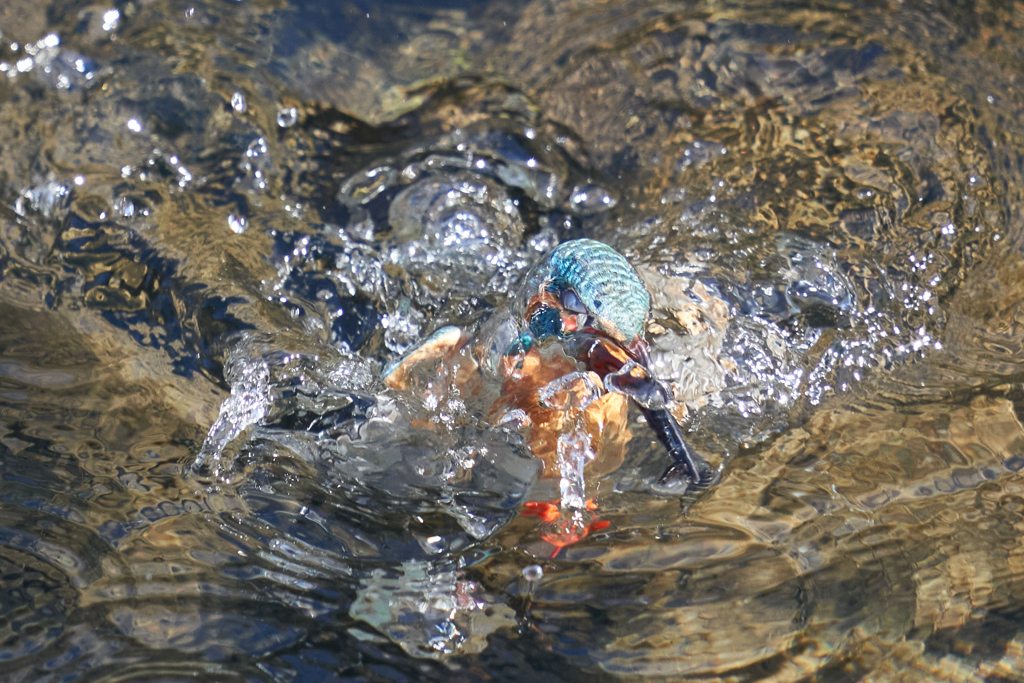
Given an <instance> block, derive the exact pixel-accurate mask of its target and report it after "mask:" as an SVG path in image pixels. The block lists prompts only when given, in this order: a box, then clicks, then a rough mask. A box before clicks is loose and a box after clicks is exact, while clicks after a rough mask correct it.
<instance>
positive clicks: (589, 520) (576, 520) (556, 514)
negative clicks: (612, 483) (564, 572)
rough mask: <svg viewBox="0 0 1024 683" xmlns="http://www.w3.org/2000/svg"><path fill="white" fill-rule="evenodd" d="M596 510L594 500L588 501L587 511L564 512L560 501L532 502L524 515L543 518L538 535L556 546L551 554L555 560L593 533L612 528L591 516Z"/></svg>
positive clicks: (607, 523)
mask: <svg viewBox="0 0 1024 683" xmlns="http://www.w3.org/2000/svg"><path fill="white" fill-rule="evenodd" d="M596 509H597V503H595V502H594V501H593V499H591V500H588V501H587V509H586V510H562V508H561V507H560V506H559V504H558V501H552V502H544V501H530V502H528V503H525V504H524V505H523V514H524V515H528V516H531V517H540V518H541V520H542V524H541V525H540V527H539V528H538V535H539V536H540V537H541V538H542V539H544V540H545V541H546V542H548V543H550V544H551V545H553V546H555V549H554V551H553V552H552V553H551V559H554V558H555V557H557V556H558V553H560V552H561V551H562V548H564V547H566V546H568V545H572V544H573V543H579V542H580V541H582V540H583V539H584V538H586V537H587V536H588V535H589V534H590V532H591V531H600V530H601V529H606V528H608V527H609V526H611V522H607V521H605V520H602V519H601V518H599V517H598V516H597V515H594V514H591V513H592V512H593V511H594V510H596Z"/></svg>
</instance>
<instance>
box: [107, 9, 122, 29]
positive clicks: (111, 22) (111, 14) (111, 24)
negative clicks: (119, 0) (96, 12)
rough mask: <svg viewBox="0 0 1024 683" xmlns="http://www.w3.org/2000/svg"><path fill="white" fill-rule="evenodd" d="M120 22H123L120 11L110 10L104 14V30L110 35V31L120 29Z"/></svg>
mask: <svg viewBox="0 0 1024 683" xmlns="http://www.w3.org/2000/svg"><path fill="white" fill-rule="evenodd" d="M120 22H121V13H120V12H119V11H117V10H116V9H108V10H107V11H106V12H104V13H103V30H104V31H107V32H108V33H109V32H110V31H113V30H114V29H116V28H117V27H118V24H120Z"/></svg>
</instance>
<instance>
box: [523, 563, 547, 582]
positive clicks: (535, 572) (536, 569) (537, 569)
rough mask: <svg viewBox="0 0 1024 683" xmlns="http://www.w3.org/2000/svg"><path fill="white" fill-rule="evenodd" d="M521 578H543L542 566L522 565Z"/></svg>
mask: <svg viewBox="0 0 1024 683" xmlns="http://www.w3.org/2000/svg"><path fill="white" fill-rule="evenodd" d="M523 578H524V579H526V580H527V581H540V580H541V579H543V578H544V568H543V567H541V566H540V565H539V564H531V565H530V566H528V567H523Z"/></svg>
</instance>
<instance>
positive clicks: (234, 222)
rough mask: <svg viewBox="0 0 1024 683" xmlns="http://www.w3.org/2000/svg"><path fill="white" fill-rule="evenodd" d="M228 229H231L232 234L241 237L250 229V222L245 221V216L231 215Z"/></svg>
mask: <svg viewBox="0 0 1024 683" xmlns="http://www.w3.org/2000/svg"><path fill="white" fill-rule="evenodd" d="M228 227H229V228H231V232H233V233H235V234H236V235H241V234H242V233H243V232H245V229H246V228H247V227H248V222H247V221H246V220H245V216H236V215H235V214H231V215H229V216H228Z"/></svg>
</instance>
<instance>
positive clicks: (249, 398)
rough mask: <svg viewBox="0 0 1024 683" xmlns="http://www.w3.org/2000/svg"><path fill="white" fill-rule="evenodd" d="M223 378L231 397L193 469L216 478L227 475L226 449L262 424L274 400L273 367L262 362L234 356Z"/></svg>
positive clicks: (214, 424) (210, 432)
mask: <svg viewBox="0 0 1024 683" xmlns="http://www.w3.org/2000/svg"><path fill="white" fill-rule="evenodd" d="M224 376H225V378H226V379H227V380H228V383H229V384H230V385H231V395H230V396H228V398H227V399H225V401H224V403H222V404H221V406H220V414H219V415H218V416H217V421H216V422H214V423H213V426H212V427H210V431H209V433H208V434H207V435H206V440H205V441H203V446H202V448H201V449H200V450H199V454H198V455H197V456H196V459H195V462H194V463H193V465H192V467H193V469H194V470H196V471H199V470H202V469H204V468H206V467H209V468H210V469H211V471H212V472H213V474H214V475H216V476H223V473H224V466H223V462H222V457H223V454H224V449H225V448H227V446H228V444H230V443H231V442H232V441H234V440H235V439H237V438H238V437H239V436H241V435H242V434H243V433H244V432H245V431H246V430H247V429H249V428H250V427H252V426H253V425H256V424H259V422H260V421H261V420H263V418H264V417H265V416H266V414H267V407H268V406H269V405H270V400H271V399H270V367H269V366H268V365H267V363H266V362H265V361H264V360H263V359H262V358H251V357H245V356H242V355H234V356H232V357H231V358H230V359H229V360H228V363H227V364H226V365H225V367H224Z"/></svg>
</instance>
